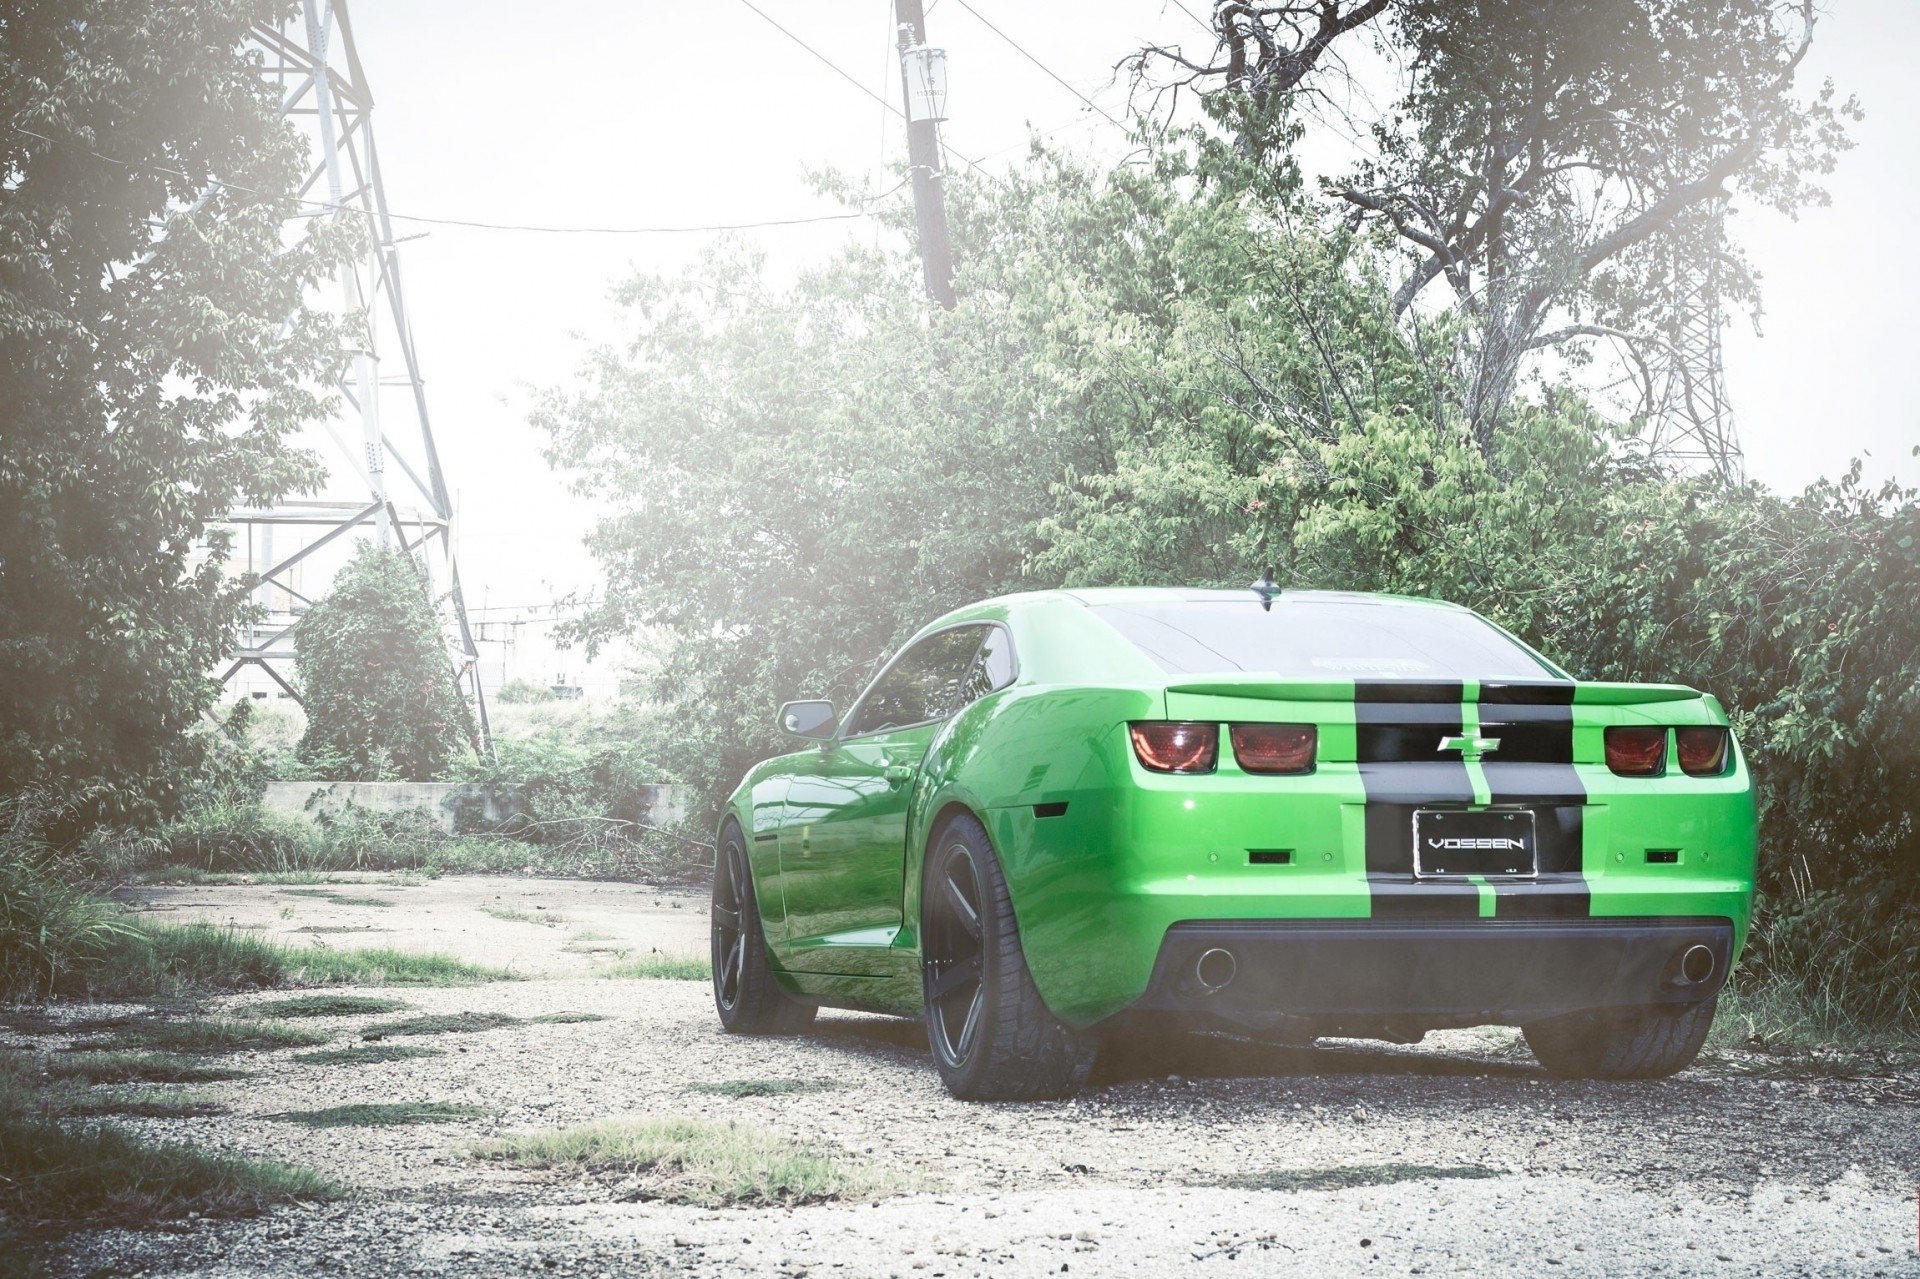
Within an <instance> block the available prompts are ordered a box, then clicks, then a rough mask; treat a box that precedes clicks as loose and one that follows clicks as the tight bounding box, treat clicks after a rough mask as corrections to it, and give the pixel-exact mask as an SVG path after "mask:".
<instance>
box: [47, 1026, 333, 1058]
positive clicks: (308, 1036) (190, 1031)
mask: <svg viewBox="0 0 1920 1279" xmlns="http://www.w3.org/2000/svg"><path fill="white" fill-rule="evenodd" d="M330 1038H332V1036H331V1035H329V1034H327V1033H326V1032H325V1031H322V1030H314V1029H311V1028H309V1027H306V1026H287V1025H282V1024H281V1023H279V1022H273V1021H253V1020H246V1021H227V1020H223V1019H215V1020H212V1021H168V1020H161V1019H153V1020H140V1021H134V1022H130V1023H128V1024H127V1025H125V1026H122V1027H119V1028H118V1029H116V1030H111V1031H108V1032H106V1033H105V1034H104V1035H102V1036H100V1037H98V1038H95V1039H88V1040H82V1041H81V1042H80V1043H78V1044H76V1045H75V1048H76V1049H86V1050H97V1049H104V1050H106V1051H109V1052H112V1051H131V1050H141V1049H144V1050H148V1051H158V1052H173V1053H182V1054H184V1055H186V1056H190V1057H214V1056H220V1055H223V1054H226V1053H242V1052H264V1051H268V1050H271V1049H275V1048H310V1047H312V1046H313V1045H315V1044H324V1043H326V1042H327V1040H328V1039H330Z"/></svg>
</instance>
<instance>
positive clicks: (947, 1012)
mask: <svg viewBox="0 0 1920 1279" xmlns="http://www.w3.org/2000/svg"><path fill="white" fill-rule="evenodd" d="M928 847H929V851H928V855H927V860H926V866H925V870H924V874H923V878H922V880H921V896H920V945H921V952H920V961H921V962H920V976H921V992H922V995H923V996H924V998H925V1004H926V1019H927V1040H928V1043H929V1045H930V1046H931V1047H932V1049H933V1060H934V1064H935V1065H936V1066H937V1067H939V1070H940V1078H941V1080H942V1081H943V1082H944V1083H945V1084H946V1086H947V1091H948V1092H950V1093H952V1094H953V1095H954V1096H955V1097H958V1098H960V1099H961V1100H963V1101H1029V1100H1037V1099H1039V1098H1043V1097H1063V1096H1066V1095H1067V1094H1069V1093H1071V1092H1073V1091H1074V1090H1075V1089H1077V1088H1079V1087H1080V1085H1081V1084H1082V1083H1084V1082H1086V1078H1087V1074H1088V1072H1089V1071H1090V1070H1092V1069H1093V1054H1094V1040H1093V1037H1092V1036H1091V1035H1089V1034H1087V1033H1085V1032H1083V1031H1079V1030H1075V1029H1074V1028H1073V1027H1071V1026H1068V1025H1066V1024H1064V1023H1063V1022H1061V1021H1060V1019H1059V1018H1057V1017H1055V1016H1054V1015H1053V1012H1052V1010H1051V1009H1049V1008H1048V1007H1047V1005H1046V1001H1045V1000H1043V999H1042V998H1041V997H1040V991H1039V989H1038V988H1037V987H1035V986H1034V984H1033V976H1032V974H1031V973H1029V972H1028V971H1027V962H1026V956H1025V954H1024V952H1022V950H1021V948H1020V929H1019V925H1018V924H1017V923H1016V921H1015V920H1014V916H1013V899H1012V897H1011V895H1010V894H1009V893H1008V891H1007V881H1006V877H1005V876H1004V875H1002V874H1001V871H1000V862H999V859H998V858H996V857H995V856H994V852H993V845H992V843H991V842H989V840H988V838H987V832H986V828H985V827H983V826H981V825H980V823H979V822H978V821H977V820H975V819H974V818H973V817H972V816H971V815H962V816H958V817H955V818H953V819H951V820H949V821H948V822H946V823H945V824H944V825H942V827H941V828H940V830H939V832H938V833H937V834H936V835H935V837H934V839H933V841H932V843H931V844H930V845H929V846H928Z"/></svg>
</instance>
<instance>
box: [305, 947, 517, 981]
mask: <svg viewBox="0 0 1920 1279" xmlns="http://www.w3.org/2000/svg"><path fill="white" fill-rule="evenodd" d="M284 961H285V965H286V970H285V977H284V981H283V984H285V985H289V986H320V985H342V986H472V985H477V984H478V983H480V982H487V981H514V980H517V979H518V977H519V974H517V973H511V972H508V971H507V970H506V969H504V968H489V967H487V966H486V965H484V964H469V963H467V962H466V961H465V960H463V959H455V958H453V957H452V956H451V955H422V954H415V953H414V952H412V951H405V950H393V949H391V948H388V947H384V946H377V947H370V948H368V949H365V950H328V949H326V948H324V947H320V946H314V947H312V948H310V949H306V950H292V949H289V950H286V951H285V952H284Z"/></svg>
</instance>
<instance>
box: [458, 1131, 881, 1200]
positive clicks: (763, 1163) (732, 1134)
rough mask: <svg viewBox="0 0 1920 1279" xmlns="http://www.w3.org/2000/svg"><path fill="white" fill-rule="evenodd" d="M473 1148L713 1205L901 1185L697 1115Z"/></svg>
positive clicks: (862, 1195) (850, 1160) (838, 1157)
mask: <svg viewBox="0 0 1920 1279" xmlns="http://www.w3.org/2000/svg"><path fill="white" fill-rule="evenodd" d="M471 1151H472V1153H473V1154H474V1156H475V1157H477V1158H480V1159H486V1160H494V1161H498V1162H501V1163H508V1164H512V1165H514V1166H516V1167H520V1168H562V1169H567V1168H571V1169H577V1170H579V1171H581V1172H587V1173H598V1174H606V1175H612V1176H618V1177H634V1178H638V1179H639V1180H640V1183H641V1186H642V1194H643V1195H644V1196H645V1197H647V1198H654V1199H665V1200H668V1201H671V1202H674V1203H688V1204H698V1205H702V1206H705V1207H714V1206H718V1205H721V1204H745V1205H782V1206H786V1205H793V1204H808V1203H822V1202H826V1201H829V1200H835V1199H866V1198H871V1197H875V1196H878V1195H882V1194H886V1193H890V1192H891V1191H893V1190H895V1189H896V1188H897V1186H896V1183H895V1181H894V1179H893V1178H892V1177H890V1176H888V1175H887V1174H886V1173H884V1172H882V1171H880V1170H878V1169H874V1168H871V1167H869V1166H868V1165H866V1164H865V1163H863V1162H861V1161H860V1160H858V1159H856V1158H854V1157H853V1156H851V1155H848V1154H846V1153H845V1152H843V1151H839V1150H834V1149H831V1148H829V1147H824V1146H813V1145H806V1144H802V1143H800V1142H796V1141H793V1140H791V1139H789V1138H786V1137H781V1136H778V1135H776V1134H773V1133H769V1132H765V1131H762V1130H760V1129H757V1128H749V1127H744V1126H742V1125H739V1124H731V1123H729V1124H720V1123H709V1122H707V1121H705V1120H698V1119H606V1120H601V1121H599V1122H597V1123H591V1124H583V1125H581V1126H579V1127H576V1128H567V1129H562V1130H560V1131H556V1132H544V1133H530V1134H526V1135H522V1136H515V1137H504V1138H499V1139H496V1140H492V1141H483V1142H479V1143H476V1144H475V1145H474V1146H472V1147H471Z"/></svg>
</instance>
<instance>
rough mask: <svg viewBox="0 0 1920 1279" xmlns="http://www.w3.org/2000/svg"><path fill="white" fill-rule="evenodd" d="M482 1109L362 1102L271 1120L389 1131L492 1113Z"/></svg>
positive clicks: (287, 1113) (285, 1113)
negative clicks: (396, 1127) (390, 1129)
mask: <svg viewBox="0 0 1920 1279" xmlns="http://www.w3.org/2000/svg"><path fill="white" fill-rule="evenodd" d="M492 1113H493V1112H492V1111H489V1110H484V1109H482V1108H481V1107H479V1106H463V1105H460V1104H459V1103H457V1102H451V1101H395V1102H361V1103H359V1104H357V1105H352V1106H330V1107H328V1108H327V1109H325V1110H288V1111H283V1112H281V1113H280V1114H277V1115H268V1116H267V1118H269V1119H279V1120H284V1121H285V1122H287V1123H290V1124H301V1125H304V1126H305V1127H308V1128H386V1127H394V1126H398V1125H404V1124H448V1123H457V1122H458V1121H460V1120H462V1119H478V1118H481V1117H482V1116H485V1115H489V1114H492Z"/></svg>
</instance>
